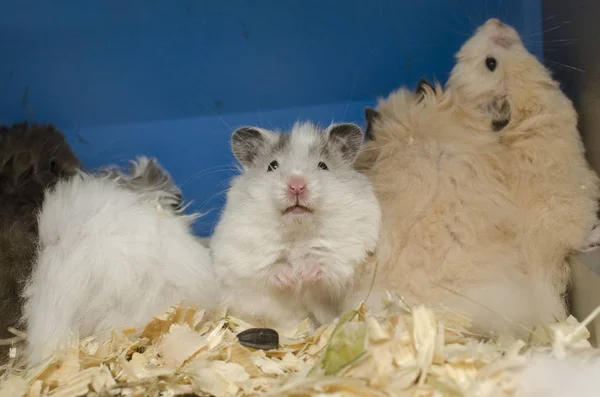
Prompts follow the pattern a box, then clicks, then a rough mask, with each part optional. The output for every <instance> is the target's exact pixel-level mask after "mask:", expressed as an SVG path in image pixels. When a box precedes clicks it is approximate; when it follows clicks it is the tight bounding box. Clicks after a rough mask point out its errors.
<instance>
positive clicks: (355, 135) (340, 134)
mask: <svg viewBox="0 0 600 397" xmlns="http://www.w3.org/2000/svg"><path fill="white" fill-rule="evenodd" d="M326 132H327V140H328V143H329V145H330V147H332V148H333V149H334V150H337V151H339V152H340V153H341V155H342V158H343V159H344V160H345V161H348V162H350V163H354V160H356V156H357V155H358V151H359V150H360V148H361V146H362V144H363V132H362V129H361V128H360V127H359V126H357V125H356V124H352V123H342V124H334V125H332V126H330V127H329V128H328V129H327V131H326Z"/></svg>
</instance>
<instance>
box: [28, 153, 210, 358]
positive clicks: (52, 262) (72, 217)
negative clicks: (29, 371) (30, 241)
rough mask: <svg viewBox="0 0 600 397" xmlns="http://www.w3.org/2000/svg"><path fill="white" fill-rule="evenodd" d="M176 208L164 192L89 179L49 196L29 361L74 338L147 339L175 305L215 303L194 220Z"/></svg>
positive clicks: (64, 184) (32, 288)
mask: <svg viewBox="0 0 600 397" xmlns="http://www.w3.org/2000/svg"><path fill="white" fill-rule="evenodd" d="M146 164H147V163H146ZM142 166H143V164H142ZM142 172H143V170H142ZM176 202H177V198H175V197H173V195H172V194H171V193H170V192H168V191H163V190H160V189H158V190H157V189H140V190H136V189H131V188H127V187H125V186H123V185H122V183H121V181H119V179H118V178H114V177H111V176H110V175H105V176H98V175H91V174H86V173H81V174H80V175H77V176H75V177H73V178H72V179H69V180H64V181H61V182H59V183H58V184H57V185H56V187H55V188H54V189H52V190H50V191H48V192H47V193H46V196H45V200H44V203H43V206H42V209H41V212H40V215H39V233H40V241H39V249H38V253H37V259H36V262H35V264H34V270H33V274H32V277H31V279H30V280H29V282H28V284H27V286H26V289H25V293H24V297H25V300H26V302H25V305H24V322H25V324H26V327H27V345H28V356H29V360H30V362H31V363H36V362H39V361H40V360H42V359H44V358H45V357H47V356H48V355H50V354H52V353H53V352H54V351H55V350H56V349H57V348H59V347H60V345H62V344H63V342H64V341H65V340H66V338H69V337H70V336H71V333H78V334H79V336H80V337H86V336H89V335H92V334H95V333H99V332H101V331H105V330H109V329H112V328H119V327H125V326H134V327H137V328H138V331H141V329H140V327H143V326H144V325H145V324H146V323H147V322H148V321H150V320H151V318H152V316H154V315H160V314H161V313H162V312H163V310H165V309H167V308H168V307H169V306H170V305H172V304H175V303H176V302H177V301H178V300H181V299H183V300H186V302H187V303H190V304H198V305H202V307H210V306H212V305H213V304H215V303H216V299H217V296H216V293H217V288H216V285H215V284H216V282H215V277H214V273H213V271H212V266H211V264H210V254H209V251H208V249H207V248H205V247H204V246H202V245H201V244H200V243H199V242H198V241H197V239H196V237H194V235H193V234H192V230H191V223H192V220H193V219H195V216H186V215H182V214H180V213H178V212H176V211H174V210H173V208H172V207H171V205H168V204H174V203H176ZM161 203H162V204H164V206H161Z"/></svg>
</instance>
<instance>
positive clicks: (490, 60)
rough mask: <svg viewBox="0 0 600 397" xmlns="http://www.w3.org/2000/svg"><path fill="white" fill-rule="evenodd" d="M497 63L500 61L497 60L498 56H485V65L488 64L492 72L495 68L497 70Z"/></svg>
mask: <svg viewBox="0 0 600 397" xmlns="http://www.w3.org/2000/svg"><path fill="white" fill-rule="evenodd" d="M497 64H498V61H496V58H494V57H487V58H485V66H487V68H488V69H489V70H490V72H493V71H494V70H496V65H497Z"/></svg>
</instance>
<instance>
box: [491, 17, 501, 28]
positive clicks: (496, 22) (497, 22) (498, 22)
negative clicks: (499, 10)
mask: <svg viewBox="0 0 600 397" xmlns="http://www.w3.org/2000/svg"><path fill="white" fill-rule="evenodd" d="M490 21H491V22H492V23H493V24H494V25H496V26H498V27H499V28H501V27H503V26H504V22H502V21H501V20H499V19H498V18H491V19H490Z"/></svg>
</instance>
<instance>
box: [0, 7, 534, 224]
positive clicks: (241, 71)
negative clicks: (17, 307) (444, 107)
mask: <svg viewBox="0 0 600 397" xmlns="http://www.w3.org/2000/svg"><path fill="white" fill-rule="evenodd" d="M342 5H343V6H342ZM492 16H498V17H500V18H502V19H503V20H504V21H506V22H507V23H510V24H512V25H514V26H515V27H516V28H517V29H518V30H519V31H520V32H521V33H522V35H523V37H524V40H525V41H526V42H529V43H530V44H531V47H530V48H531V50H532V51H533V52H535V53H536V54H537V55H539V56H541V55H542V54H541V50H542V46H541V43H542V32H541V11H540V1H539V0H535V1H534V0H523V1H517V0H487V1H486V0H463V1H459V0H406V1H404V0H385V1H384V0H380V1H378V0H371V1H358V0H345V1H333V0H321V1H317V0H304V1H290V0H278V1H272V0H256V1H252V2H251V1H241V0H223V1H210V2H209V1H190V0H162V1H156V0H154V1H152V0H145V1H143V0H103V1H84V0H70V1H67V0H63V1H51V0H29V1H27V0H2V1H0V29H1V34H0V53H1V54H2V58H1V61H0V123H13V122H18V121H22V120H24V119H25V120H29V121H32V122H33V121H38V122H50V123H53V124H55V125H57V126H58V127H60V128H61V129H63V131H64V132H65V134H66V135H67V137H68V139H69V142H70V143H71V144H72V145H73V147H74V149H75V151H76V152H77V154H78V155H79V156H80V158H81V159H82V160H83V162H84V164H85V165H86V166H88V167H97V166H101V165H106V164H112V163H119V164H121V163H123V162H125V161H127V160H128V159H130V158H133V157H134V156H136V155H139V154H145V155H149V156H156V157H158V159H159V161H160V162H161V163H162V164H163V165H164V166H165V167H166V168H167V169H168V170H169V171H170V172H171V173H172V175H173V176H174V178H175V179H176V181H177V182H178V183H179V184H180V185H182V186H183V191H184V195H185V197H186V198H187V199H188V200H193V201H194V203H193V204H192V205H191V209H193V210H197V211H202V212H208V214H207V215H206V216H205V217H204V218H201V219H200V220H199V221H198V223H197V226H196V231H197V232H198V233H199V234H201V235H208V234H209V233H210V232H211V230H212V227H213V225H214V222H215V221H216V220H217V216H218V212H219V210H220V208H221V207H222V205H223V201H224V190H225V189H226V187H227V180H228V179H229V178H230V176H231V175H232V173H233V169H232V167H231V166H232V164H233V158H232V156H231V154H230V151H229V137H230V133H231V129H232V128H235V127H237V126H239V125H241V124H256V125H261V126H264V127H267V128H273V127H278V128H286V127H289V126H290V125H291V124H292V123H293V122H294V121H295V120H297V119H312V120H315V121H318V122H320V123H322V124H327V123H329V122H331V121H332V120H336V121H341V120H345V121H354V122H358V123H360V124H362V123H363V108H364V106H365V105H373V104H374V101H375V100H376V98H377V97H378V96H383V95H386V94H388V93H389V92H390V91H391V90H393V89H394V88H396V87H397V86H399V85H401V84H408V85H415V84H416V82H417V80H418V79H419V77H422V76H423V77H428V78H430V79H431V78H436V79H438V80H440V81H442V82H444V81H445V80H446V78H447V75H448V72H449V71H450V68H451V67H452V65H453V62H454V61H453V54H454V52H455V51H456V50H457V49H458V48H459V47H460V45H461V43H462V42H463V41H464V40H465V39H466V38H467V37H468V35H470V34H471V32H472V31H473V29H474V28H475V27H476V26H477V25H479V24H480V23H482V22H483V21H484V20H485V19H487V18H488V17H492Z"/></svg>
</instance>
